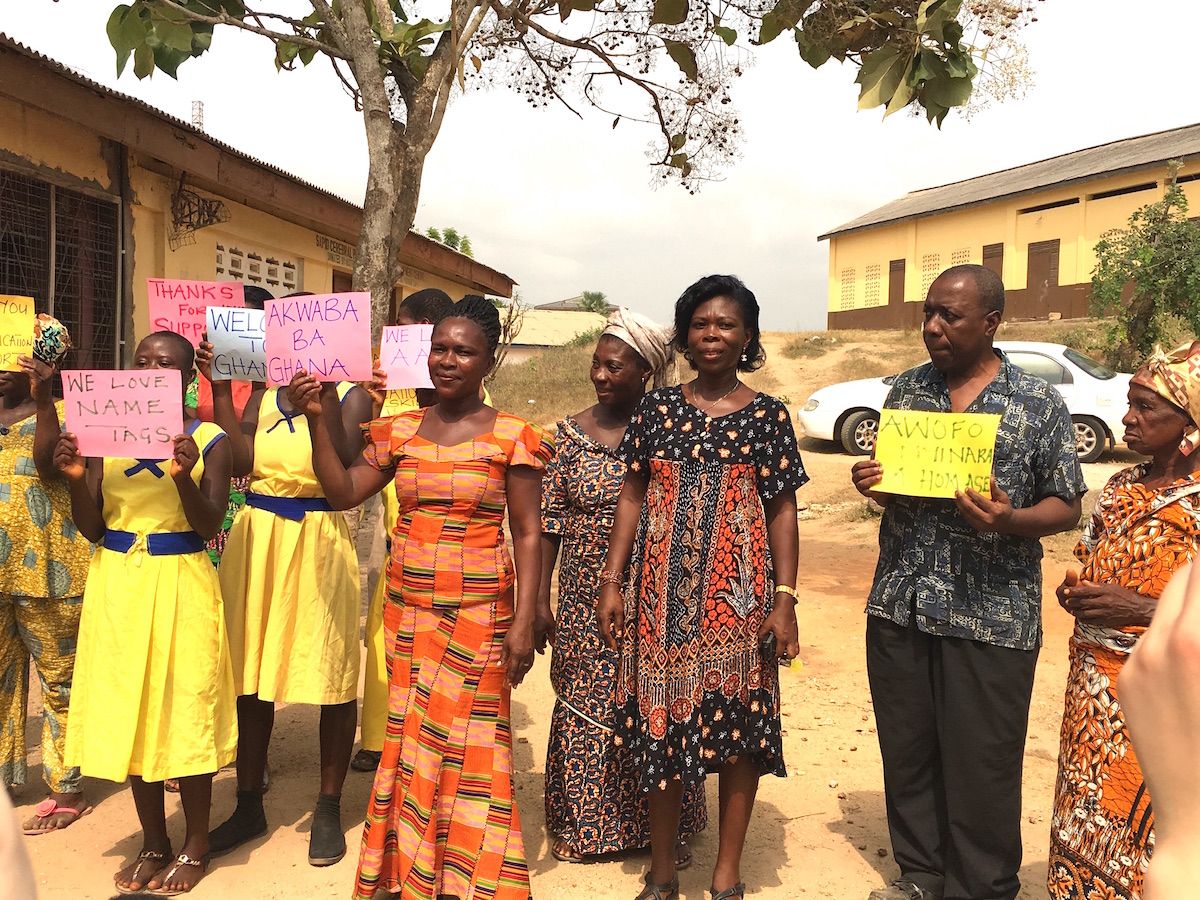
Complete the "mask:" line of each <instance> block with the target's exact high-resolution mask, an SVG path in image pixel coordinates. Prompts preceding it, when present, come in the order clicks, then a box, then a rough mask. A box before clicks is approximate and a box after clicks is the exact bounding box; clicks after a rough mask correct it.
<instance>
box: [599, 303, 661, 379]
mask: <svg viewBox="0 0 1200 900" xmlns="http://www.w3.org/2000/svg"><path fill="white" fill-rule="evenodd" d="M604 335H611V336H612V337H615V338H617V339H619V340H622V341H624V342H625V343H626V344H628V345H629V346H630V347H632V348H633V349H634V350H635V351H636V352H637V354H638V355H639V356H640V357H641V358H642V359H644V360H645V361H646V363H647V364H648V365H649V366H650V371H651V373H652V382H651V386H652V387H656V388H660V387H666V386H667V385H672V384H675V383H676V382H677V380H678V379H677V378H676V375H675V350H674V348H673V347H672V346H671V337H672V334H671V329H669V328H663V327H662V326H661V325H659V324H658V323H657V322H655V321H654V320H653V319H650V318H647V317H646V316H643V315H642V314H641V313H635V312H634V311H633V310H631V309H627V308H626V307H624V306H618V307H617V308H616V309H615V310H613V311H612V313H610V314H609V317H608V322H607V323H606V324H605V326H604V332H603V334H602V335H601V337H603V336H604Z"/></svg>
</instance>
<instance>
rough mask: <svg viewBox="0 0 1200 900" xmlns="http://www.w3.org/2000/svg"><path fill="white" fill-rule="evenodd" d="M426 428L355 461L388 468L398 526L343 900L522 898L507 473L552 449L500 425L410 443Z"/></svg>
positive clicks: (501, 420)
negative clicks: (375, 731)
mask: <svg viewBox="0 0 1200 900" xmlns="http://www.w3.org/2000/svg"><path fill="white" fill-rule="evenodd" d="M424 416H425V410H414V411H412V412H406V413H402V414H401V415H398V416H396V417H395V418H392V419H377V420H376V421H374V422H371V423H370V425H369V427H368V436H367V448H366V450H365V451H364V456H365V457H366V459H367V461H368V462H369V463H370V464H371V465H373V466H375V467H377V468H379V469H390V468H393V467H394V468H395V471H396V496H397V497H398V498H399V501H400V515H399V518H398V519H397V521H396V522H395V524H394V527H393V529H392V554H391V557H390V559H389V560H388V568H387V579H388V588H387V599H386V601H385V603H384V609H383V634H384V647H385V653H386V659H387V667H388V673H389V688H388V714H387V730H386V733H385V736H384V743H383V756H382V757H381V759H380V761H379V768H378V769H377V770H376V773H375V783H374V786H373V788H372V794H371V802H370V805H369V806H368V808H367V821H366V825H365V826H364V828H363V838H362V847H361V850H360V854H359V860H358V875H357V880H356V884H355V891H354V896H355V897H356V898H361V900H368V898H370V897H373V896H374V895H375V892H376V890H377V889H379V888H383V889H385V890H388V891H393V892H397V893H398V895H399V897H400V898H402V900H434V898H436V897H440V896H442V895H448V896H452V897H460V898H463V900H467V898H472V897H475V898H481V897H488V898H494V900H526V898H527V897H528V896H529V869H528V866H527V865H526V862H525V848H524V845H523V843H522V841H521V823H520V819H519V818H518V816H517V806H516V798H515V796H514V793H513V777H512V732H511V729H510V724H509V705H510V695H511V690H510V688H509V684H508V680H507V677H506V672H505V668H504V667H503V666H501V665H500V650H501V646H502V645H503V643H504V636H505V634H506V633H507V632H508V627H509V625H510V624H511V623H512V619H513V612H514V583H515V569H514V567H513V563H512V559H511V557H510V556H509V552H508V546H507V544H506V542H505V538H504V510H505V506H506V505H507V495H506V476H507V472H508V469H509V467H510V466H529V467H530V468H532V469H536V470H541V469H544V468H545V466H546V463H547V461H549V459H550V458H551V457H552V456H553V455H554V443H553V442H552V441H551V439H550V437H549V436H547V434H546V433H545V432H544V431H543V430H542V429H540V428H538V427H537V426H536V425H530V424H528V423H527V422H525V421H523V420H521V419H518V418H517V417H516V416H510V415H508V414H507V413H497V415H496V422H495V424H494V425H493V426H492V429H491V430H490V431H489V432H487V433H486V434H481V435H479V436H478V437H476V438H474V439H473V440H469V441H464V442H463V443H461V444H454V445H452V446H442V445H440V444H435V443H433V442H431V441H428V440H425V439H424V438H422V437H420V436H418V435H417V429H418V428H419V427H420V425H421V420H422V419H423V418H424ZM540 574H541V573H540V572H534V573H533V576H534V577H535V578H536V577H538V576H539V575H540Z"/></svg>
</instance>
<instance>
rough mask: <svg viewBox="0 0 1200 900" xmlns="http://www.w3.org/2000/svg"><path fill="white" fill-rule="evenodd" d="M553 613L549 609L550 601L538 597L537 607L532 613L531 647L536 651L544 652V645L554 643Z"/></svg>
mask: <svg viewBox="0 0 1200 900" xmlns="http://www.w3.org/2000/svg"><path fill="white" fill-rule="evenodd" d="M555 627H556V626H555V622H554V613H553V612H552V611H551V609H550V601H549V600H546V601H545V602H543V601H542V599H541V598H540V597H539V598H538V604H537V608H536V609H535V610H534V613H533V648H534V649H535V650H537V652H538V653H545V652H546V646H547V645H549V644H553V643H554V630H555Z"/></svg>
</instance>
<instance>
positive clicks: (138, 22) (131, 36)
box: [105, 4, 146, 76]
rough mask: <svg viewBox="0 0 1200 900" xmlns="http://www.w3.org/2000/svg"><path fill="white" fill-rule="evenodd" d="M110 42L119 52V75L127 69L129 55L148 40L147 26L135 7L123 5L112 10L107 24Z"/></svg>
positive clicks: (106, 28)
mask: <svg viewBox="0 0 1200 900" xmlns="http://www.w3.org/2000/svg"><path fill="white" fill-rule="evenodd" d="M105 30H106V31H107V32H108V42H109V43H110V44H112V47H113V49H114V50H115V51H116V52H117V75H118V76H119V75H120V74H121V73H122V72H124V71H125V64H126V63H127V62H129V55H130V54H131V53H133V51H134V49H135V48H137V47H138V46H139V45H140V44H143V43H144V42H145V40H146V26H145V24H144V23H143V22H142V19H141V17H140V16H138V14H137V13H136V12H134V11H133V7H131V6H128V5H124V4H123V5H121V6H118V7H116V8H115V9H114V10H113V11H112V15H110V16H109V17H108V23H107V24H106V25H105Z"/></svg>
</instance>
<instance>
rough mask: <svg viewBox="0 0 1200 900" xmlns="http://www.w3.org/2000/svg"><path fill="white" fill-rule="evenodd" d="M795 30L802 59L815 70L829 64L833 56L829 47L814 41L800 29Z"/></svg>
mask: <svg viewBox="0 0 1200 900" xmlns="http://www.w3.org/2000/svg"><path fill="white" fill-rule="evenodd" d="M793 30H794V32H795V35H796V47H797V49H798V50H799V51H800V58H801V59H802V60H804V61H805V62H806V63H808V64H809V65H810V66H812V67H813V68H814V69H819V68H821V66H823V65H825V63H827V62H829V57H830V56H831V55H832V54H831V52H830V49H829V47H828V45H826V44H822V43H821V42H820V41H814V40H812V39H811V38H809V36H808V35H807V34H805V33H804V32H803V31H801V30H800V29H799V28H796V29H793Z"/></svg>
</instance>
